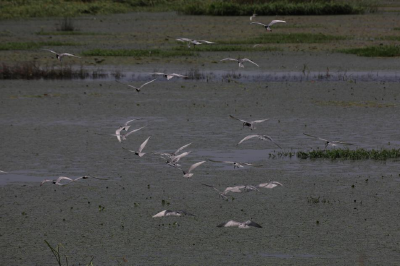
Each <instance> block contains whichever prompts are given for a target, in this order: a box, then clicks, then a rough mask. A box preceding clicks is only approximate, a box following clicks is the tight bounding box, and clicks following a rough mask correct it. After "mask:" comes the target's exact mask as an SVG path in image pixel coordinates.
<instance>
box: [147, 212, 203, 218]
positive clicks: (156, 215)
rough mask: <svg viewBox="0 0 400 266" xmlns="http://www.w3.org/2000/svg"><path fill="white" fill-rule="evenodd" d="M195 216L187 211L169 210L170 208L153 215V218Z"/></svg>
mask: <svg viewBox="0 0 400 266" xmlns="http://www.w3.org/2000/svg"><path fill="white" fill-rule="evenodd" d="M185 215H187V216H195V215H194V214H191V213H188V212H186V211H182V210H179V211H171V210H163V211H161V212H159V213H157V214H155V215H153V218H158V217H165V216H185Z"/></svg>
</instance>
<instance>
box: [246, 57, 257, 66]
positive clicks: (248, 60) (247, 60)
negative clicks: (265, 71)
mask: <svg viewBox="0 0 400 266" xmlns="http://www.w3.org/2000/svg"><path fill="white" fill-rule="evenodd" d="M242 61H245V62H250V63H252V64H254V65H256V66H258V67H259V65H257V64H256V63H255V62H253V61H251V60H250V59H248V58H243V59H242Z"/></svg>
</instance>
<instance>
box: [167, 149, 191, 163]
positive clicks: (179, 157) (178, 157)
mask: <svg viewBox="0 0 400 266" xmlns="http://www.w3.org/2000/svg"><path fill="white" fill-rule="evenodd" d="M190 153H191V151H187V152H183V153H181V154H179V155H176V156H173V157H171V162H175V163H177V162H178V161H179V160H180V159H181V158H183V157H185V156H187V155H189V154H190Z"/></svg>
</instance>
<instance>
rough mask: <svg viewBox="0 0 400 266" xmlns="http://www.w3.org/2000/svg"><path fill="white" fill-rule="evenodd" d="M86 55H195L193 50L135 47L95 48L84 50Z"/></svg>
mask: <svg viewBox="0 0 400 266" xmlns="http://www.w3.org/2000/svg"><path fill="white" fill-rule="evenodd" d="M82 55H85V56H134V57H175V56H194V55H196V54H195V52H193V51H192V50H190V51H189V50H186V51H184V50H159V49H151V50H135V49H130V50H127V49H120V50H103V49H93V50H89V51H86V52H83V53H82Z"/></svg>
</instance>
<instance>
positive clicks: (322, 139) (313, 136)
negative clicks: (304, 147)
mask: <svg viewBox="0 0 400 266" xmlns="http://www.w3.org/2000/svg"><path fill="white" fill-rule="evenodd" d="M303 135H306V136H309V137H312V138H316V139H319V140H323V141H329V140H327V139H323V138H320V137H317V136H313V135H310V134H307V133H303Z"/></svg>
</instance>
